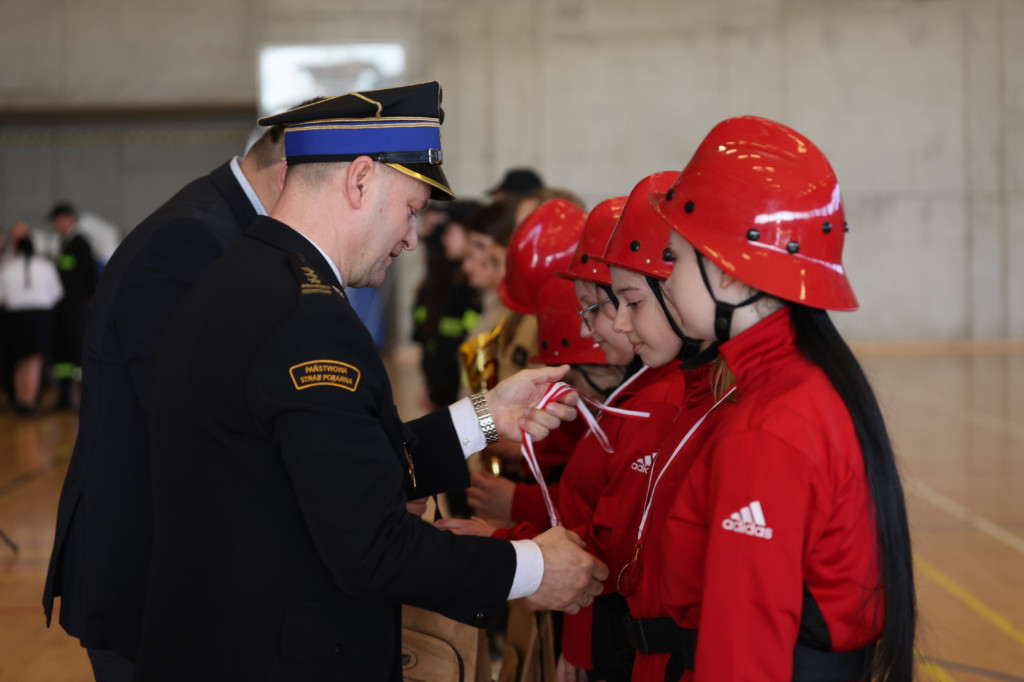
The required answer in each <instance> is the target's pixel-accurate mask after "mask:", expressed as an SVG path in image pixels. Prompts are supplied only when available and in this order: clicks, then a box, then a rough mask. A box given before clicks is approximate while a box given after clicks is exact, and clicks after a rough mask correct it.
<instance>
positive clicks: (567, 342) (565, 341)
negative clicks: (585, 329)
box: [562, 339, 569, 348]
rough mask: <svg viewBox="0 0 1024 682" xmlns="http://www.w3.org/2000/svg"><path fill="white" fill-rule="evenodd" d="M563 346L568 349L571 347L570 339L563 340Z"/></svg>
mask: <svg viewBox="0 0 1024 682" xmlns="http://www.w3.org/2000/svg"><path fill="white" fill-rule="evenodd" d="M562 345H563V346H564V347H566V348H568V347H569V339H562Z"/></svg>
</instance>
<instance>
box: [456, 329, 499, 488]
mask: <svg viewBox="0 0 1024 682" xmlns="http://www.w3.org/2000/svg"><path fill="white" fill-rule="evenodd" d="M503 324H504V320H502V321H501V322H499V323H498V325H497V326H496V327H495V328H494V329H492V330H490V331H486V332H481V333H480V334H477V335H476V336H474V337H472V338H470V339H466V341H464V342H463V343H462V345H461V346H459V355H461V356H462V366H463V368H464V369H465V370H466V384H467V385H468V386H469V390H470V392H472V393H480V392H483V391H487V390H489V389H492V388H494V386H495V384H497V383H498V338H499V337H500V336H501V329H502V326H503ZM470 464H471V467H472V462H470ZM480 467H481V468H482V469H486V470H488V471H490V472H491V473H492V474H494V475H495V476H500V475H501V472H502V461H501V458H500V457H498V456H497V455H494V454H488V453H487V451H486V450H485V451H484V452H481V453H480Z"/></svg>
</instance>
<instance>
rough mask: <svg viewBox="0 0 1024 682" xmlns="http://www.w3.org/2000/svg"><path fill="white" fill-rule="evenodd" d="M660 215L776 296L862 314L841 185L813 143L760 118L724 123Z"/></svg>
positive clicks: (659, 199)
mask: <svg viewBox="0 0 1024 682" xmlns="http://www.w3.org/2000/svg"><path fill="white" fill-rule="evenodd" d="M651 203H652V205H653V206H654V208H655V210H657V211H658V213H660V214H661V216H662V217H663V218H664V219H665V221H666V222H668V223H669V224H670V225H671V226H672V227H673V228H674V229H675V230H676V231H677V232H678V233H679V234H680V235H682V236H683V237H684V238H685V239H686V240H687V241H688V242H690V243H691V244H693V246H694V247H695V248H696V249H697V250H698V251H700V253H702V254H704V255H705V256H707V257H708V258H709V259H710V260H711V261H712V262H713V263H715V265H717V266H718V267H720V268H721V269H722V270H723V271H725V272H728V273H729V274H731V275H734V276H735V277H736V278H738V279H739V280H740V281H742V282H745V283H747V284H749V285H750V286H752V287H754V288H755V289H758V290H760V291H763V292H765V293H767V294H770V295H772V296H777V297H778V298H782V299H786V300H788V301H794V302H796V303H802V304H804V305H807V306H811V307H814V308H824V309H826V310H856V309H857V298H856V296H854V294H853V289H852V288H851V287H850V283H849V282H848V281H847V279H846V272H845V271H844V270H843V264H842V253H843V241H844V239H845V233H846V229H847V226H846V218H845V214H844V212H843V199H842V197H841V196H840V193H839V183H838V181H837V180H836V175H835V172H834V171H833V170H832V166H830V165H829V163H828V159H826V158H825V155H824V154H822V153H821V150H819V149H818V148H817V147H816V146H815V145H814V143H813V142H811V141H810V140H808V139H807V138H806V137H804V136H803V135H801V134H800V133H798V132H796V131H795V130H793V129H791V128H788V127H786V126H784V125H782V124H780V123H776V122H774V121H769V120H767V119H764V118H757V117H754V116H741V117H738V118H730V119H728V120H726V121H723V122H721V123H719V124H718V125H717V126H715V127H714V128H713V129H712V130H711V132H710V133H708V136H707V137H706V138H704V141H703V142H702V143H701V145H700V147H698V149H697V152H696V153H695V154H694V155H693V158H692V159H690V163H689V164H687V166H686V168H684V169H683V172H682V173H680V174H679V177H678V178H676V181H675V183H674V184H673V185H672V188H671V189H670V190H669V191H668V192H667V193H666V194H663V195H659V196H653V197H651Z"/></svg>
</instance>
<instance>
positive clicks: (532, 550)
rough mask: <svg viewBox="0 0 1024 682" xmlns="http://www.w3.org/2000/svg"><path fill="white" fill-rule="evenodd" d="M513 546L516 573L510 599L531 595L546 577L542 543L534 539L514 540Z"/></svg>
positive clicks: (509, 594) (509, 595)
mask: <svg viewBox="0 0 1024 682" xmlns="http://www.w3.org/2000/svg"><path fill="white" fill-rule="evenodd" d="M512 547H513V548H514V549H515V550H516V575H515V577H514V578H513V579H512V589H511V590H509V593H508V598H509V600H512V599H519V598H520V597H529V596H530V595H531V594H533V593H534V592H536V591H537V589H538V588H539V587H540V581H541V580H542V579H543V578H544V554H543V552H541V551H540V545H538V544H537V543H536V542H534V541H533V540H513V541H512Z"/></svg>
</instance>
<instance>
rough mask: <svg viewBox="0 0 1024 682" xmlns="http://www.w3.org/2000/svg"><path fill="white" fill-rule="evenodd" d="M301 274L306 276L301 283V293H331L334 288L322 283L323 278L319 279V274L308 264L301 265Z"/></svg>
mask: <svg viewBox="0 0 1024 682" xmlns="http://www.w3.org/2000/svg"><path fill="white" fill-rule="evenodd" d="M301 269H302V274H303V275H305V276H306V281H305V282H303V283H302V287H301V288H302V293H304V294H328V295H329V294H332V293H334V288H333V287H331V286H329V285H327V284H324V282H323V280H321V279H320V275H318V274H317V272H316V270H314V269H313V268H311V267H309V266H308V265H306V266H303V267H302V268H301Z"/></svg>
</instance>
